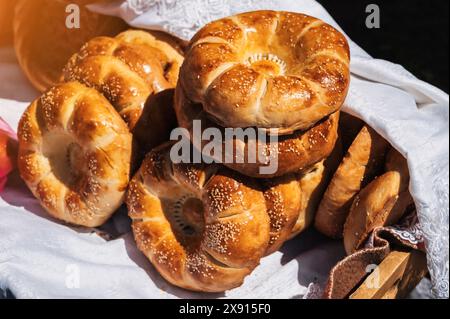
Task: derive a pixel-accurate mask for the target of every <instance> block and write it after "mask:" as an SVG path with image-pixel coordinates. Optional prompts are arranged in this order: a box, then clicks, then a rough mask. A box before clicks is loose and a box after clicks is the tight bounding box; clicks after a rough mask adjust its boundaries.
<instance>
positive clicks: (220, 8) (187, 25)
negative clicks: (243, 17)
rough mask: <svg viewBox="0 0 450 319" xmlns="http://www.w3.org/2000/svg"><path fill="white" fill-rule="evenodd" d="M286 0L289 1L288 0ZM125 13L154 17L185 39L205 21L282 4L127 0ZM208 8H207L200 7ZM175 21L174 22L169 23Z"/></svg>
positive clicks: (266, 0)
mask: <svg viewBox="0 0 450 319" xmlns="http://www.w3.org/2000/svg"><path fill="white" fill-rule="evenodd" d="M288 2H289V1H288ZM126 4H127V8H126V10H127V11H128V14H127V15H130V14H134V15H136V16H139V15H142V14H144V13H146V14H148V13H149V12H150V13H151V14H150V15H149V18H152V19H155V22H156V21H158V23H154V24H155V25H156V24H157V25H158V28H162V29H163V30H164V31H166V32H169V33H171V34H173V35H177V36H179V37H181V38H183V39H184V40H189V39H191V38H192V36H193V35H194V34H195V32H196V31H197V30H198V29H200V28H201V27H202V26H204V25H205V24H207V23H209V22H211V21H213V20H216V19H217V18H218V17H226V16H230V15H233V14H236V13H238V12H246V11H254V10H261V9H276V8H280V6H282V5H283V1H282V0H239V1H233V5H230V1H229V0H182V1H178V0H127V1H126ZM204 8H208V10H202V9H204ZM174 21H177V23H173V22H174Z"/></svg>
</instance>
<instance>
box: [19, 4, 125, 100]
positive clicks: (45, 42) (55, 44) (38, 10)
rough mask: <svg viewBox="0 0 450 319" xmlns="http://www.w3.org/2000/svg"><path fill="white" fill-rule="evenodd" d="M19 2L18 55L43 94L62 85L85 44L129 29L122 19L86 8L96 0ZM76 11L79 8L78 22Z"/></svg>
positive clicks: (33, 82)
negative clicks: (66, 67)
mask: <svg viewBox="0 0 450 319" xmlns="http://www.w3.org/2000/svg"><path fill="white" fill-rule="evenodd" d="M16 2H17V4H16V15H15V19H14V46H15V49H16V54H17V57H18V60H19V63H20V65H21V67H22V69H23V71H24V72H25V74H26V76H27V77H28V79H29V80H30V81H31V83H32V84H33V85H34V86H35V87H36V88H37V89H38V90H40V91H45V90H46V89H47V88H49V87H51V86H53V85H55V84H57V83H58V82H59V79H60V76H61V70H62V69H63V67H64V65H65V64H66V63H67V60H68V59H69V58H70V57H71V56H72V54H74V53H75V52H77V51H78V50H79V49H80V48H81V46H82V45H83V44H84V43H85V42H87V41H89V40H90V39H92V38H94V37H96V36H101V35H106V36H115V35H116V34H118V33H120V32H121V31H124V30H125V29H127V25H126V24H125V22H123V21H122V20H121V19H119V18H115V17H107V16H103V15H99V14H96V13H93V12H90V11H89V10H88V9H87V8H86V5H87V4H89V3H92V2H95V1H94V0H60V1H54V0H33V1H29V0H18V1H16ZM70 5H72V6H70ZM73 5H76V6H77V7H75V6H73ZM74 8H75V10H74ZM76 8H79V20H78V19H77V13H78V11H77V10H76ZM77 22H79V25H77ZM78 26H79V28H77V27H78Z"/></svg>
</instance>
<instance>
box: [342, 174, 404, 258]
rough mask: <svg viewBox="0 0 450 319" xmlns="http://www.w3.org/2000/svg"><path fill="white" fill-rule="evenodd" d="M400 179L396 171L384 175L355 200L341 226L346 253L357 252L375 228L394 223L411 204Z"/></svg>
mask: <svg viewBox="0 0 450 319" xmlns="http://www.w3.org/2000/svg"><path fill="white" fill-rule="evenodd" d="M402 179H403V177H402V176H401V174H400V173H399V172H397V171H390V172H387V173H385V174H383V175H382V176H380V177H378V178H376V179H375V180H374V181H372V182H371V183H370V184H369V185H367V186H366V187H365V188H364V189H363V190H362V191H361V192H360V193H359V194H358V195H357V196H356V197H355V200H354V201H353V204H352V206H351V208H350V213H349V215H348V218H347V221H346V222H345V226H344V246H345V251H346V252H347V254H349V255H350V254H352V253H353V252H355V251H356V250H357V249H359V248H360V247H361V245H362V244H363V243H364V241H365V240H366V239H367V236H368V235H369V234H370V233H371V232H372V231H373V230H374V229H375V228H376V227H381V226H388V225H392V224H395V223H396V222H397V221H398V220H399V219H400V218H401V217H402V216H403V214H404V212H405V211H406V209H407V207H408V206H410V205H411V204H413V200H412V197H411V195H410V193H409V192H408V191H404V190H402Z"/></svg>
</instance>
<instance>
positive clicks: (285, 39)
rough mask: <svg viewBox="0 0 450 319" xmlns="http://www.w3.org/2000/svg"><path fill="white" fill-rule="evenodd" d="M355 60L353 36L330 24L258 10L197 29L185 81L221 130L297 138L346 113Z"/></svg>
mask: <svg viewBox="0 0 450 319" xmlns="http://www.w3.org/2000/svg"><path fill="white" fill-rule="evenodd" d="M349 60H350V54H349V46H348V43H347V40H346V38H345V37H344V35H343V34H342V33H340V32H339V31H337V30H336V29H334V28H333V27H332V26H330V25H328V24H326V23H325V22H323V21H321V20H319V19H316V18H313V17H310V16H307V15H304V14H299V13H291V12H276V11H255V12H248V13H243V14H239V15H236V16H232V17H228V18H224V19H221V20H218V21H214V22H211V23H209V24H207V25H206V26H205V27H204V28H202V29H201V30H200V31H198V33H197V34H196V35H195V36H194V37H193V39H192V40H191V42H190V45H189V47H188V50H187V53H186V59H185V61H184V63H183V66H182V68H181V71H180V83H181V85H182V87H183V88H184V90H185V91H186V93H187V95H188V98H189V99H190V100H192V101H193V102H195V103H200V104H201V105H202V107H203V110H204V111H205V112H206V113H207V114H208V116H209V117H210V118H212V119H213V120H214V121H215V122H216V123H217V124H219V125H220V126H223V127H259V128H265V129H267V130H271V129H276V133H277V134H280V135H282V134H290V133H292V132H294V131H296V130H307V129H309V128H311V127H312V126H314V125H315V124H316V123H317V122H319V121H320V120H321V119H323V118H324V117H327V116H329V115H330V114H332V113H335V112H336V111H338V110H339V108H340V107H341V105H342V104H343V102H344V99H345V97H346V95H347V91H348V87H349V82H350V72H349Z"/></svg>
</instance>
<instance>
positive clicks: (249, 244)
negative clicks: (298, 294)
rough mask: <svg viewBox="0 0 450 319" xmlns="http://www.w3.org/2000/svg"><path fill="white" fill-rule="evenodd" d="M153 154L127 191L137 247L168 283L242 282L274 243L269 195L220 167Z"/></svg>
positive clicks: (220, 287) (206, 287)
mask: <svg viewBox="0 0 450 319" xmlns="http://www.w3.org/2000/svg"><path fill="white" fill-rule="evenodd" d="M171 145H172V144H170V143H169V144H164V145H162V146H160V147H158V148H156V149H154V150H153V151H152V152H150V153H149V154H148V155H147V157H146V159H145V160H144V162H143V164H142V166H141V168H140V170H139V171H138V173H137V174H136V176H135V177H134V178H133V179H132V181H131V183H130V185H129V190H128V193H127V199H126V202H127V205H128V210H129V215H130V217H131V218H132V219H133V224H132V226H133V232H134V236H135V239H136V242H137V245H138V247H139V249H140V250H141V251H142V252H143V253H144V254H145V255H146V256H147V257H148V259H149V260H150V261H151V262H152V264H153V265H154V266H155V267H156V269H157V270H158V271H159V273H160V274H161V275H162V276H163V277H164V278H165V279H166V280H167V281H169V282H170V283H172V284H174V285H176V286H179V287H182V288H185V289H189V290H194V291H206V292H219V291H225V290H227V289H231V288H235V287H237V286H240V285H241V284H242V282H243V279H244V277H245V276H247V275H248V274H249V273H250V272H251V271H252V270H253V269H254V268H255V267H256V266H257V265H258V263H259V260H260V258H261V257H262V256H263V255H264V253H265V251H266V249H267V245H268V242H269V217H268V215H267V212H266V206H265V201H264V196H263V194H262V192H260V191H258V190H257V189H256V188H254V187H253V185H250V184H251V182H250V181H248V180H245V181H244V180H243V179H242V178H241V177H238V176H237V175H236V174H234V173H232V172H229V171H226V170H220V169H219V167H218V166H215V165H210V166H205V165H201V164H197V165H195V164H174V163H172V162H171V160H170V148H171Z"/></svg>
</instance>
